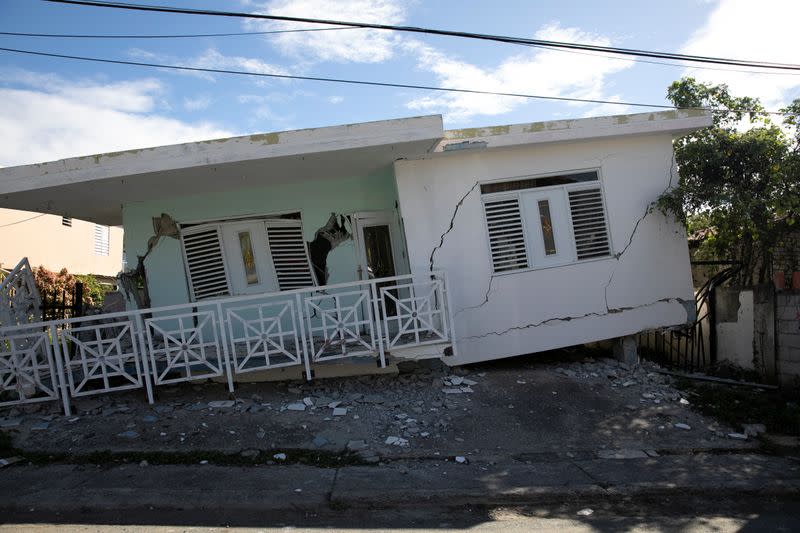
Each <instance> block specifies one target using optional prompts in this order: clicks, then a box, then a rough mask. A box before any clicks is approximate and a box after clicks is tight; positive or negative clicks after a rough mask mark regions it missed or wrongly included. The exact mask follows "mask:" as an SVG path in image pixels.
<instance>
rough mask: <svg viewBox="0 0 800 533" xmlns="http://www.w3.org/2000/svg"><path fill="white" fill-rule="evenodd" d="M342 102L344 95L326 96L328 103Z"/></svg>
mask: <svg viewBox="0 0 800 533" xmlns="http://www.w3.org/2000/svg"><path fill="white" fill-rule="evenodd" d="M342 102H344V97H343V96H330V97H328V103H330V104H334V105H336V104H341V103H342Z"/></svg>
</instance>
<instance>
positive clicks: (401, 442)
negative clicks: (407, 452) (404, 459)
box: [385, 437, 408, 447]
mask: <svg viewBox="0 0 800 533" xmlns="http://www.w3.org/2000/svg"><path fill="white" fill-rule="evenodd" d="M385 444H389V445H391V446H401V447H405V446H408V440H407V439H404V438H402V437H386V441H385Z"/></svg>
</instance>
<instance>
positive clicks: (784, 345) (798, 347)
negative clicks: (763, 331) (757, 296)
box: [776, 291, 800, 385]
mask: <svg viewBox="0 0 800 533" xmlns="http://www.w3.org/2000/svg"><path fill="white" fill-rule="evenodd" d="M776 315H777V321H776V322H777V330H778V331H777V333H778V343H777V344H778V372H779V375H780V380H781V383H782V384H786V385H792V384H794V385H800V292H798V291H781V292H778V294H777V302H776Z"/></svg>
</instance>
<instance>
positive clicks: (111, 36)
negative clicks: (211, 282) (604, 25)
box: [0, 26, 800, 76]
mask: <svg viewBox="0 0 800 533" xmlns="http://www.w3.org/2000/svg"><path fill="white" fill-rule="evenodd" d="M362 29H364V28H356V27H348V26H343V27H334V28H305V29H296V30H271V31H245V32H232V33H178V34H161V35H139V34H127V35H125V34H96V33H77V34H75V33H31V32H16V31H0V35H5V36H9V37H38V38H57V39H197V38H203V37H243V36H251V35H273V34H281V33H300V32H317V31H337V30H362ZM528 46H530V47H531V48H540V49H543V50H550V51H553V52H560V53H567V54H579V55H585V56H589V57H599V58H601V59H609V60H612V61H629V62H632V63H644V64H648V65H661V66H665V67H675V68H686V67H687V65H685V64H683V63H667V62H664V61H652V60H647V59H639V58H635V57H627V56H626V57H619V56H616V55H614V54H610V55H609V53H599V52H598V53H593V52H582V51H578V50H566V49H563V48H553V47H550V46H544V45H539V44H531V45H528ZM691 68H695V69H700V70H713V71H717V72H742V73H746V74H766V75H770V76H800V72H773V71H769V70H744V69H735V68H718V67H708V66H700V65H692V66H691Z"/></svg>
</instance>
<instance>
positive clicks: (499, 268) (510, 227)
mask: <svg viewBox="0 0 800 533" xmlns="http://www.w3.org/2000/svg"><path fill="white" fill-rule="evenodd" d="M483 207H484V210H485V213H486V226H487V228H488V231H489V247H490V248H491V254H492V269H493V270H494V272H507V271H510V270H518V269H521V268H528V255H527V252H526V249H525V232H524V229H523V221H522V215H521V213H520V207H519V198H517V197H506V198H499V199H492V200H484V204H483Z"/></svg>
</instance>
